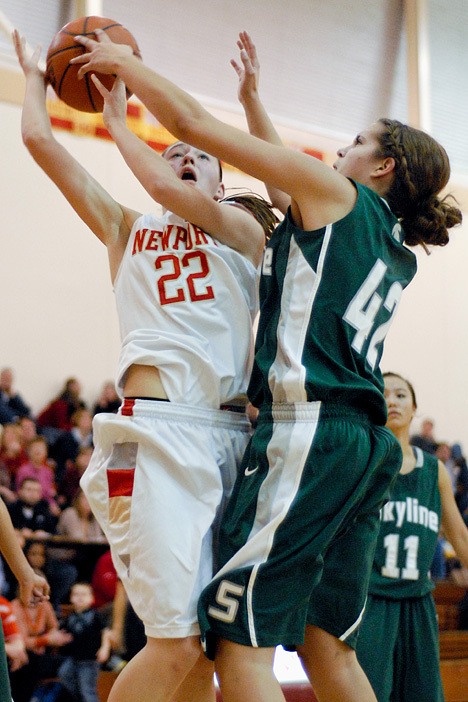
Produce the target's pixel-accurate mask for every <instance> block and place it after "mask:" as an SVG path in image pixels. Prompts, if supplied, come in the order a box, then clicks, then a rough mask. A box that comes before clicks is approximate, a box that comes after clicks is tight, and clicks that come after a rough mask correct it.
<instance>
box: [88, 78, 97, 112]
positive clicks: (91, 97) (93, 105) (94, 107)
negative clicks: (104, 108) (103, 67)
mask: <svg viewBox="0 0 468 702" xmlns="http://www.w3.org/2000/svg"><path fill="white" fill-rule="evenodd" d="M85 81H86V92H87V93H88V100H89V102H90V103H91V107H92V108H93V110H94V111H95V112H99V110H97V109H96V105H95V103H94V98H93V93H92V91H91V87H92V85H91V78H90V74H89V73H85Z"/></svg>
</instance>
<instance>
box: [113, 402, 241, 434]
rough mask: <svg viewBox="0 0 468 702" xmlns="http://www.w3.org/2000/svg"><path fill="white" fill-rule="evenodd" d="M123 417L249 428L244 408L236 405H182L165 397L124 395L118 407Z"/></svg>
mask: <svg viewBox="0 0 468 702" xmlns="http://www.w3.org/2000/svg"><path fill="white" fill-rule="evenodd" d="M119 414H120V415H122V416H123V417H162V418H165V419H169V418H170V419H174V420H177V421H182V422H183V421H187V422H190V423H193V422H197V423H203V424H207V423H208V424H213V425H216V426H227V427H230V428H235V429H245V430H248V429H249V428H250V422H249V420H248V419H247V417H246V415H245V409H244V408H242V407H240V406H237V405H221V408H220V409H211V408H210V407H198V406H195V405H183V404H180V403H177V402H170V401H169V400H168V399H167V398H158V397H151V398H150V397H126V398H124V400H123V402H122V405H121V406H120V408H119Z"/></svg>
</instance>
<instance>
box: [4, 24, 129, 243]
mask: <svg viewBox="0 0 468 702" xmlns="http://www.w3.org/2000/svg"><path fill="white" fill-rule="evenodd" d="M13 43H14V46H15V50H16V54H17V56H18V61H19V63H20V66H21V68H22V69H23V72H24V75H25V77H26V91H25V98H24V104H23V112H22V120H21V132H22V137H23V141H24V143H25V145H26V147H27V149H28V151H29V152H30V154H31V156H32V157H33V158H34V160H35V161H36V163H37V164H38V165H39V166H40V167H41V168H42V170H43V171H44V172H45V173H46V174H47V175H48V176H49V178H50V179H51V180H52V181H53V182H54V183H55V185H56V186H57V187H58V188H59V190H60V191H61V192H62V193H63V195H64V196H65V197H66V199H67V200H68V202H69V203H70V205H71V206H72V207H73V209H74V210H75V212H76V213H77V214H78V215H79V217H80V218H81V219H82V220H83V221H84V222H85V224H87V226H88V227H89V228H90V229H91V231H92V232H93V233H94V234H95V235H96V236H97V237H98V238H99V239H100V240H101V241H102V242H103V243H104V244H106V246H108V247H113V246H115V247H117V246H120V245H121V240H122V246H123V245H124V243H125V241H126V236H128V232H129V230H130V227H131V219H132V216H133V215H136V213H131V211H130V210H126V208H123V207H121V205H120V204H119V203H118V202H116V201H115V200H114V199H113V198H112V197H111V196H110V195H109V193H108V192H107V191H106V190H105V189H104V188H103V187H102V186H101V185H100V184H99V183H98V182H97V181H96V180H95V179H94V178H93V177H92V176H91V175H90V174H89V173H88V172H87V171H86V170H85V169H84V168H83V167H82V166H81V165H80V164H79V163H78V161H76V159H75V158H73V156H72V155H71V154H70V153H69V152H68V151H67V150H66V149H65V148H64V147H63V146H62V145H61V144H60V143H59V142H58V141H57V140H56V139H55V137H54V135H53V133H52V129H51V126H50V119H49V115H48V113H47V109H46V88H47V86H46V82H45V78H44V74H43V72H42V71H41V70H40V68H39V65H38V62H39V57H40V49H39V47H38V48H37V49H36V50H35V51H34V52H33V54H32V55H29V53H28V51H27V48H26V41H25V39H24V38H22V37H20V35H19V34H18V32H17V31H15V32H14V33H13ZM109 253H110V255H111V251H109Z"/></svg>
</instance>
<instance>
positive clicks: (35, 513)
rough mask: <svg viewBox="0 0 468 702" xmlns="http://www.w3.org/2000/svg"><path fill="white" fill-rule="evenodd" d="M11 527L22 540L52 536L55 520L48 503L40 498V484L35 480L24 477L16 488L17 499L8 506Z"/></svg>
mask: <svg viewBox="0 0 468 702" xmlns="http://www.w3.org/2000/svg"><path fill="white" fill-rule="evenodd" d="M8 511H9V513H10V517H11V521H12V522H13V526H14V527H15V529H17V530H18V531H19V532H21V534H22V536H24V538H26V539H27V538H29V537H31V536H33V537H36V538H44V537H47V536H50V534H54V533H55V530H56V525H57V518H56V517H55V515H53V514H52V512H51V510H50V507H49V503H48V502H47V501H46V500H44V499H43V497H42V487H41V483H40V482H39V480H38V479H37V478H34V477H25V478H24V479H23V480H22V481H21V483H20V484H19V488H18V499H17V501H16V502H14V503H13V504H11V505H9V506H8Z"/></svg>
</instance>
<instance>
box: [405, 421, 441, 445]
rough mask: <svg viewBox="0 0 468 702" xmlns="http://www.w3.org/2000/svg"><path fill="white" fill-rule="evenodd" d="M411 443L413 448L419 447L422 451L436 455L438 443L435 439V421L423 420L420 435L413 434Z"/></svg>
mask: <svg viewBox="0 0 468 702" xmlns="http://www.w3.org/2000/svg"><path fill="white" fill-rule="evenodd" d="M410 442H411V444H412V446H419V448H420V449H422V450H423V451H426V452H427V453H435V452H436V451H437V446H438V442H437V441H436V439H435V438H434V421H433V420H432V419H423V421H422V423H421V430H420V432H419V434H413V436H412V437H411V439H410Z"/></svg>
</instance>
